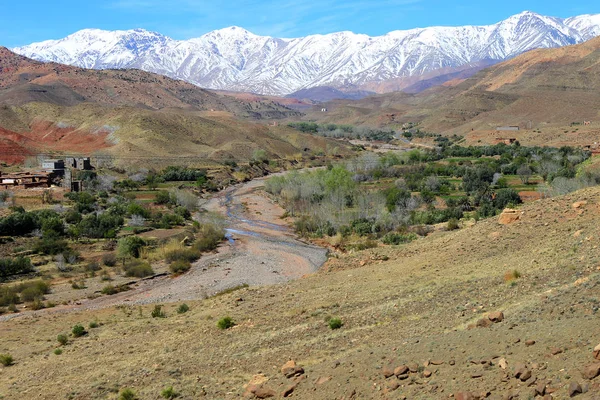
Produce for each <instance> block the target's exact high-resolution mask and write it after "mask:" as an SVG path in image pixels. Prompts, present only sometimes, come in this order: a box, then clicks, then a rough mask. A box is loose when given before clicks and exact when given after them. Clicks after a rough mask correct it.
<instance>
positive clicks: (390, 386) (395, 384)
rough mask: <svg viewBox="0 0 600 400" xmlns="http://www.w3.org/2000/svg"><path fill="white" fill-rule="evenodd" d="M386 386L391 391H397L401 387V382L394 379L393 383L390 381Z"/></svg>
mask: <svg viewBox="0 0 600 400" xmlns="http://www.w3.org/2000/svg"><path fill="white" fill-rule="evenodd" d="M385 386H386V387H387V388H388V389H389V390H390V391H393V390H396V389H398V388H399V387H400V382H398V380H396V379H394V380H392V381H389V382H387V383H386V384H385Z"/></svg>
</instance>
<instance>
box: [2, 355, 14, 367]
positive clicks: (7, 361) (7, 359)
mask: <svg viewBox="0 0 600 400" xmlns="http://www.w3.org/2000/svg"><path fill="white" fill-rule="evenodd" d="M14 362H15V360H14V359H13V357H12V356H11V355H10V354H0V364H2V365H4V366H5V367H9V366H11V365H13V364H14Z"/></svg>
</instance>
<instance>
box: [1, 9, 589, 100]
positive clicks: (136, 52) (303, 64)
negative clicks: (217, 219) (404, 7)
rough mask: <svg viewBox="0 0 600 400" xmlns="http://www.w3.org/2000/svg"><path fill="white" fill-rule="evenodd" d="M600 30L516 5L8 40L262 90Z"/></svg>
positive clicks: (410, 70) (571, 39)
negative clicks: (397, 17)
mask: <svg viewBox="0 0 600 400" xmlns="http://www.w3.org/2000/svg"><path fill="white" fill-rule="evenodd" d="M598 35H600V14H598V15H582V16H578V17H572V18H568V19H560V18H553V17H546V16H543V15H539V14H536V13H533V12H528V11H526V12H523V13H521V14H517V15H514V16H512V17H510V18H508V19H506V20H504V21H501V22H499V23H497V24H494V25H487V26H462V27H431V28H418V29H411V30H405V31H393V32H390V33H388V34H386V35H383V36H377V37H369V36H367V35H362V34H355V33H352V32H338V33H332V34H328V35H311V36H307V37H303V38H296V39H278V38H273V37H266V36H257V35H254V34H252V33H250V32H248V31H246V30H244V29H242V28H239V27H230V28H225V29H220V30H216V31H213V32H209V33H207V34H205V35H203V36H201V37H199V38H196V39H190V40H183V41H178V40H173V39H171V38H168V37H166V36H163V35H161V34H158V33H154V32H148V31H145V30H143V29H135V30H129V31H102V30H96V29H86V30H82V31H79V32H77V33H74V34H72V35H70V36H67V37H66V38H64V39H60V40H49V41H45V42H40V43H34V44H31V45H28V46H23V47H19V48H14V49H12V50H13V51H15V52H16V53H19V54H21V55H24V56H27V57H30V58H33V59H36V60H40V61H54V62H58V63H63V64H70V65H75V66H80V67H85V68H96V69H107V68H139V69H142V70H145V71H149V72H155V73H159V74H164V75H167V76H170V77H172V78H178V79H183V80H185V81H188V82H191V83H194V84H196V85H199V86H202V87H206V88H211V89H222V90H239V91H246V92H255V93H260V94H269V95H286V94H289V93H292V92H295V91H297V90H300V89H306V88H310V87H316V86H333V87H336V88H342V89H343V88H349V87H352V88H356V87H365V85H369V84H374V83H379V82H385V81H388V80H398V79H400V80H401V79H403V78H413V79H412V80H411V82H413V83H414V81H415V79H414V78H415V77H417V80H418V77H419V76H431V75H432V74H435V73H436V71H439V70H443V71H452V70H453V69H460V68H465V67H468V66H473V65H477V64H479V63H481V64H484V63H487V64H489V62H490V61H493V62H496V61H498V62H499V61H502V60H505V59H507V58H510V57H514V56H516V55H518V54H520V53H523V52H525V51H528V50H531V49H535V48H548V47H560V46H565V45H571V44H576V43H580V42H583V41H586V40H588V39H591V38H592V37H595V36H598Z"/></svg>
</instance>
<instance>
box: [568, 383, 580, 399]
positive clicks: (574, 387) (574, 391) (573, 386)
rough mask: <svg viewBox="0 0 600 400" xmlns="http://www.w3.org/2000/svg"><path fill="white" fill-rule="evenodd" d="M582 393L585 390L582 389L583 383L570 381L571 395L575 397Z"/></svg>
mask: <svg viewBox="0 0 600 400" xmlns="http://www.w3.org/2000/svg"><path fill="white" fill-rule="evenodd" d="M581 393H583V390H582V389H581V385H580V384H579V383H577V382H571V383H569V397H575V396H577V395H578V394H581Z"/></svg>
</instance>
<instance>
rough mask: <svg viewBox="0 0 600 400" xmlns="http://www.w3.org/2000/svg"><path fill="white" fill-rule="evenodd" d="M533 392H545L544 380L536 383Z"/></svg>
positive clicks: (539, 393)
mask: <svg viewBox="0 0 600 400" xmlns="http://www.w3.org/2000/svg"><path fill="white" fill-rule="evenodd" d="M535 394H536V396H543V395H544V394H546V384H545V383H544V382H540V383H538V384H537V386H536V387H535Z"/></svg>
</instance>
